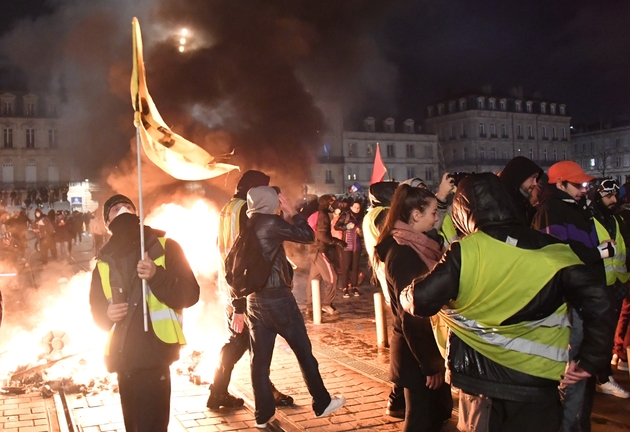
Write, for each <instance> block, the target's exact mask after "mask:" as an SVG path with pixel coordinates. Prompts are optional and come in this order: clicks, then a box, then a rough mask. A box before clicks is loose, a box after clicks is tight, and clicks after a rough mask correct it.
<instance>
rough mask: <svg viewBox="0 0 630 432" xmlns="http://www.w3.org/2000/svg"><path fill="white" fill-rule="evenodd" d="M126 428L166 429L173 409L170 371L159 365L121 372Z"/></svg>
mask: <svg viewBox="0 0 630 432" xmlns="http://www.w3.org/2000/svg"><path fill="white" fill-rule="evenodd" d="M118 389H119V391H120V404H121V406H122V412H123V417H124V419H125V430H126V431H127V432H162V431H163V432H166V431H167V429H168V420H169V415H170V410H171V372H170V369H169V368H168V366H165V367H162V368H158V369H146V370H136V371H133V372H121V373H118Z"/></svg>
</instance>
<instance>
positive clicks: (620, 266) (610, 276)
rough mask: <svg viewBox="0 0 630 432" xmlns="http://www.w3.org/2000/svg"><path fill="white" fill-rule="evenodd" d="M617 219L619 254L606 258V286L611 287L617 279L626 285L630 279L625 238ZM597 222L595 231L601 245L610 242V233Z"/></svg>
mask: <svg viewBox="0 0 630 432" xmlns="http://www.w3.org/2000/svg"><path fill="white" fill-rule="evenodd" d="M614 219H615V243H616V245H615V247H616V249H617V252H616V253H615V256H614V257H612V258H604V260H603V261H604V269H605V270H606V285H608V286H610V285H613V284H614V283H615V281H616V280H617V279H619V280H620V281H621V282H623V283H626V282H628V279H630V273H628V269H627V268H626V243H625V242H624V240H623V236H622V235H621V232H620V230H619V222H618V221H617V218H614ZM593 221H594V222H595V230H596V231H597V239H598V240H599V242H600V243H602V242H604V241H606V240H610V233H609V232H608V230H607V229H606V228H605V227H604V225H602V224H601V222H600V221H598V220H597V218H593Z"/></svg>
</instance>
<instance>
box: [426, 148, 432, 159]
mask: <svg viewBox="0 0 630 432" xmlns="http://www.w3.org/2000/svg"><path fill="white" fill-rule="evenodd" d="M424 157H425V158H427V159H431V158H432V157H433V146H430V145H428V146H425V147H424Z"/></svg>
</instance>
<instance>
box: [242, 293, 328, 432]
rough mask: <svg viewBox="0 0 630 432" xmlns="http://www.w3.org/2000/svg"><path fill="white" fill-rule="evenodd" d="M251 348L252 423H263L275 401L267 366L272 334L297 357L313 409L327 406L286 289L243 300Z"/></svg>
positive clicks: (302, 327)
mask: <svg viewBox="0 0 630 432" xmlns="http://www.w3.org/2000/svg"><path fill="white" fill-rule="evenodd" d="M247 319H248V322H249V331H250V341H251V349H252V360H251V378H252V388H253V390H254V401H255V404H256V411H255V416H256V422H257V423H264V422H266V421H268V420H269V418H271V416H273V414H274V413H275V410H276V407H275V401H274V397H273V393H272V390H271V381H270V380H269V366H270V365H271V357H272V356H273V349H274V343H275V340H276V335H278V334H279V335H280V336H282V337H283V338H284V340H286V341H287V343H288V344H289V346H290V347H291V350H292V351H293V353H294V354H295V357H296V358H297V361H298V364H299V365H300V370H301V371H302V377H303V378H304V382H305V383H306V387H307V388H308V392H309V393H310V394H311V396H312V398H313V405H312V406H313V410H314V411H315V414H316V415H319V414H321V413H322V412H323V411H324V410H325V409H326V407H328V405H329V404H330V400H331V399H330V394H329V393H328V390H326V387H324V382H323V381H322V377H321V375H320V373H319V365H318V363H317V360H316V359H315V357H314V356H313V353H312V348H311V341H310V339H309V338H308V334H307V332H306V326H305V325H304V319H303V318H302V314H301V313H300V309H299V308H298V305H297V302H296V301H295V297H293V294H292V293H291V291H290V289H288V288H281V289H269V288H266V289H264V290H263V291H261V292H259V293H255V294H251V295H250V296H249V297H248V298H247Z"/></svg>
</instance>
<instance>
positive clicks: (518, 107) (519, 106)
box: [514, 101, 523, 112]
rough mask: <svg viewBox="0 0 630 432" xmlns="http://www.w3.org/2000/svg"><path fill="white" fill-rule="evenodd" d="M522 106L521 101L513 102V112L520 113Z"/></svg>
mask: <svg viewBox="0 0 630 432" xmlns="http://www.w3.org/2000/svg"><path fill="white" fill-rule="evenodd" d="M522 107H523V105H522V104H521V101H515V102H514V110H515V111H517V112H521V111H522V110H523V108H522Z"/></svg>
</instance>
